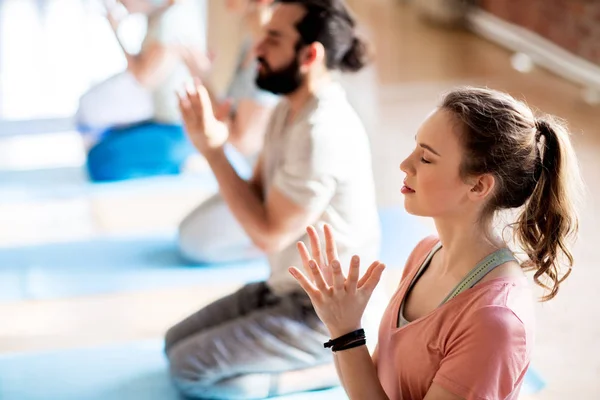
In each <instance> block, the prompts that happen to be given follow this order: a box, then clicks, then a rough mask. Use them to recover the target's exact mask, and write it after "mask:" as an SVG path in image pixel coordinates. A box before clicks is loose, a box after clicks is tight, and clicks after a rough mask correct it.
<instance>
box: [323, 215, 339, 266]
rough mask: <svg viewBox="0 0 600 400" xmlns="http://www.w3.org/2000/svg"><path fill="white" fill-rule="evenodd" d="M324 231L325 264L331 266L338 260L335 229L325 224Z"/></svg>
mask: <svg viewBox="0 0 600 400" xmlns="http://www.w3.org/2000/svg"><path fill="white" fill-rule="evenodd" d="M323 231H324V232H325V256H326V260H325V262H326V263H327V264H329V265H331V263H332V262H333V260H337V259H338V254H337V248H336V245H335V239H334V238H333V229H331V226H329V225H328V224H325V226H324V227H323Z"/></svg>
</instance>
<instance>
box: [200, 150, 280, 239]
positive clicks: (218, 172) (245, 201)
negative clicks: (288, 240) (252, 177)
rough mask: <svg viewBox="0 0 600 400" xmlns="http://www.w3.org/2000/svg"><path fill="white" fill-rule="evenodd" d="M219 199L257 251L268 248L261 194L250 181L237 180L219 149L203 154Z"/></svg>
mask: <svg viewBox="0 0 600 400" xmlns="http://www.w3.org/2000/svg"><path fill="white" fill-rule="evenodd" d="M206 160H207V161H208V163H209V165H210V167H211V169H212V171H213V173H214V175H215V177H216V179H217V182H218V183H219V191H220V193H221V196H222V197H223V199H224V200H225V202H226V203H227V205H228V206H229V209H230V210H231V212H232V214H233V215H234V217H235V218H236V219H237V221H238V222H239V223H240V225H241V226H242V228H244V230H245V231H246V233H247V234H248V236H250V238H251V239H252V241H253V242H254V244H256V245H257V246H258V247H259V248H261V249H263V250H266V249H267V248H268V247H269V233H270V226H269V220H268V215H267V212H266V208H265V205H264V202H263V198H262V197H263V196H262V193H260V190H259V188H257V187H256V186H255V185H254V184H252V183H251V182H248V181H246V180H244V179H242V178H240V177H239V175H238V174H237V172H236V171H235V169H234V168H233V167H232V166H231V164H230V163H229V160H228V159H227V157H226V155H225V152H224V150H223V149H219V150H215V151H214V152H212V153H210V154H208V155H206Z"/></svg>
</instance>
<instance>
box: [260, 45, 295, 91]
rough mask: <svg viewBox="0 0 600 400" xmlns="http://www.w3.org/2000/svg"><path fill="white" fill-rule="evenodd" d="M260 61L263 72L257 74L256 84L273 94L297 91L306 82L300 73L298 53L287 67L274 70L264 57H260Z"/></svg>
mask: <svg viewBox="0 0 600 400" xmlns="http://www.w3.org/2000/svg"><path fill="white" fill-rule="evenodd" d="M258 63H259V64H260V65H261V66H262V73H261V71H259V72H258V73H257V75H256V81H255V82H256V85H257V86H258V87H259V88H261V89H263V90H266V91H268V92H271V93H273V94H281V95H286V94H290V93H293V92H295V91H296V90H298V88H299V87H300V86H301V85H302V83H303V82H304V77H303V76H302V74H301V73H300V65H299V64H298V58H297V55H296V56H295V57H294V59H293V60H292V61H291V62H290V64H289V65H288V66H287V67H284V68H282V69H279V70H277V71H274V70H272V69H271V67H270V66H269V64H267V62H266V61H265V59H264V58H262V57H259V58H258Z"/></svg>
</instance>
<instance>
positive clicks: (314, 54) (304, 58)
mask: <svg viewBox="0 0 600 400" xmlns="http://www.w3.org/2000/svg"><path fill="white" fill-rule="evenodd" d="M324 60H325V48H324V47H323V45H322V44H321V43H319V42H314V43H311V44H309V45H308V46H306V47H305V48H304V49H302V52H301V53H300V60H299V62H300V66H311V65H314V64H315V63H320V62H324Z"/></svg>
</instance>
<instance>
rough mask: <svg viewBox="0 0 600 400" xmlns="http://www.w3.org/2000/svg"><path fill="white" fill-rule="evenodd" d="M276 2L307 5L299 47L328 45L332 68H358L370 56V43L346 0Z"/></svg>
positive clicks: (327, 53)
mask: <svg viewBox="0 0 600 400" xmlns="http://www.w3.org/2000/svg"><path fill="white" fill-rule="evenodd" d="M276 3H283V4H298V5H301V6H302V7H304V8H305V9H306V14H305V15H304V18H302V20H300V21H299V22H298V23H297V24H296V29H297V30H298V33H299V35H300V43H299V44H298V45H299V47H301V46H303V45H309V44H311V43H314V42H319V43H321V44H322V45H323V47H324V48H325V54H326V65H327V68H329V69H332V70H333V69H339V70H341V71H349V72H356V71H359V70H360V69H362V68H363V67H364V66H365V65H366V64H367V63H368V61H369V60H368V59H369V54H368V53H369V51H368V47H367V44H366V43H365V42H364V41H363V40H361V39H360V38H358V37H357V36H356V32H355V26H356V21H355V20H354V18H353V17H352V16H351V15H350V12H349V11H348V8H347V7H346V5H345V3H344V2H343V1H342V0H276Z"/></svg>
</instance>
